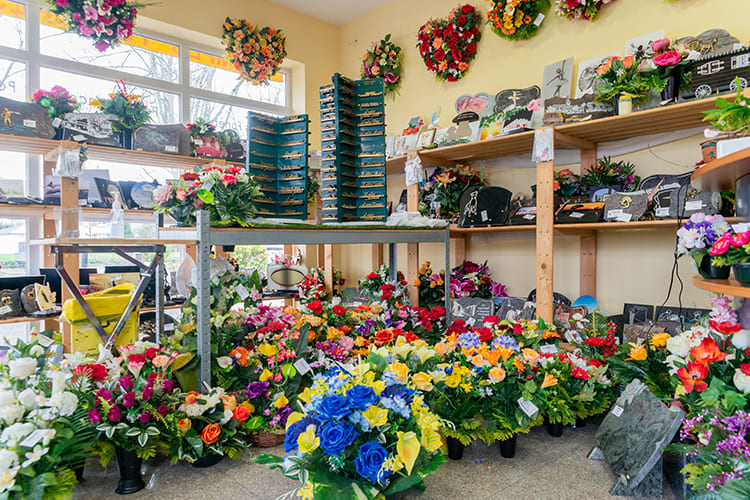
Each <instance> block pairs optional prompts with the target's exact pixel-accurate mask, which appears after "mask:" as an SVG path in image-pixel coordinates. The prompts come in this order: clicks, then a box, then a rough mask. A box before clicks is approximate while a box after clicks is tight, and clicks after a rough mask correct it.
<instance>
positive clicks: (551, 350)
mask: <svg viewBox="0 0 750 500" xmlns="http://www.w3.org/2000/svg"><path fill="white" fill-rule="evenodd" d="M539 350H540V351H541V352H543V353H545V354H555V353H556V352H557V346H556V345H555V344H547V345H543V346H541V347H539Z"/></svg>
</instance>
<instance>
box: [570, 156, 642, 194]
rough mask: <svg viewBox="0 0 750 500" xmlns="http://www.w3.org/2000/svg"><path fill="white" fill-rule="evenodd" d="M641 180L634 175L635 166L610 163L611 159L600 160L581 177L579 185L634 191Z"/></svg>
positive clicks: (617, 162) (627, 163)
mask: <svg viewBox="0 0 750 500" xmlns="http://www.w3.org/2000/svg"><path fill="white" fill-rule="evenodd" d="M640 182H641V178H640V177H639V176H637V175H635V164H633V163H631V162H629V161H612V159H611V157H609V156H605V157H603V158H600V159H599V160H598V161H597V162H596V164H595V165H593V166H592V167H591V168H590V169H589V170H588V171H587V172H586V173H585V174H583V175H582V176H581V185H583V186H588V187H592V188H593V187H598V186H606V187H614V188H616V189H618V190H619V191H624V192H628V191H635V190H636V189H637V188H638V184H640Z"/></svg>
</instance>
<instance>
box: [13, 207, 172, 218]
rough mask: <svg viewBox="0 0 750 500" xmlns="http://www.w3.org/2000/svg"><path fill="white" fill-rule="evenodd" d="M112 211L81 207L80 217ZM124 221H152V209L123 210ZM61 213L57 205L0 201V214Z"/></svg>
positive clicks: (54, 215)
mask: <svg viewBox="0 0 750 500" xmlns="http://www.w3.org/2000/svg"><path fill="white" fill-rule="evenodd" d="M111 213H112V211H111V209H109V208H91V207H81V219H82V220H83V221H91V220H106V221H108V220H109V218H110V215H111ZM124 213H125V222H154V211H153V210H124ZM61 214H62V209H61V208H60V206H59V205H12V204H8V203H0V216H8V217H28V216H29V215H43V216H44V218H45V219H47V220H58V219H60V217H61ZM164 219H165V221H166V222H167V223H169V222H170V221H173V219H172V217H170V216H169V215H165V217H164Z"/></svg>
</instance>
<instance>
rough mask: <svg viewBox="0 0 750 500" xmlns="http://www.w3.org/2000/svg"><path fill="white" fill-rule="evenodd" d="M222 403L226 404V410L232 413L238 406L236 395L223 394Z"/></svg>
mask: <svg viewBox="0 0 750 500" xmlns="http://www.w3.org/2000/svg"><path fill="white" fill-rule="evenodd" d="M221 402H222V403H224V409H225V410H230V411H231V410H234V408H235V407H236V406H237V399H236V398H235V397H234V395H230V394H222V395H221Z"/></svg>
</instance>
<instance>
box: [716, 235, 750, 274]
mask: <svg viewBox="0 0 750 500" xmlns="http://www.w3.org/2000/svg"><path fill="white" fill-rule="evenodd" d="M708 253H709V255H711V256H712V257H713V260H712V261H711V263H712V264H713V265H714V266H732V270H733V271H734V279H736V280H737V281H738V282H739V283H740V284H741V285H742V286H745V287H750V231H741V232H736V231H734V230H733V229H732V230H729V231H727V232H726V233H724V234H723V235H721V236H720V237H719V239H717V240H716V242H715V243H714V244H713V245H712V246H711V250H709V251H708Z"/></svg>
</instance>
